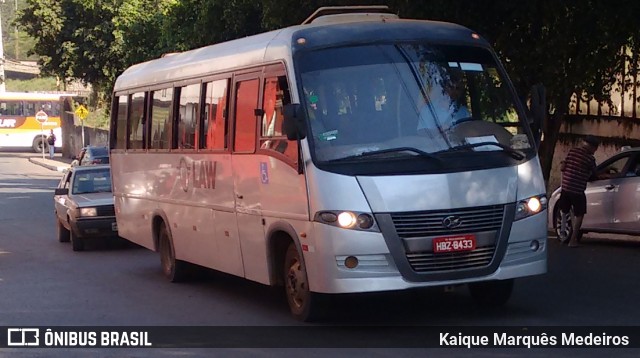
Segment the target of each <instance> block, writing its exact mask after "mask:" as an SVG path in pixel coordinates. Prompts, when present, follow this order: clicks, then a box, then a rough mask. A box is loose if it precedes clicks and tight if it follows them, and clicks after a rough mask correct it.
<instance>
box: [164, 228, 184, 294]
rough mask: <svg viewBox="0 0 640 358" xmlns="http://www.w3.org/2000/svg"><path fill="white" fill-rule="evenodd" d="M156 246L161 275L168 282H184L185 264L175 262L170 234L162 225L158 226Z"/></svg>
mask: <svg viewBox="0 0 640 358" xmlns="http://www.w3.org/2000/svg"><path fill="white" fill-rule="evenodd" d="M158 245H159V251H160V264H161V265H162V273H163V274H164V275H165V277H167V278H168V279H169V281H170V282H181V281H184V278H185V271H186V265H187V263H186V262H184V261H180V260H176V252H175V250H174V249H173V242H172V240H171V234H169V231H168V230H167V228H166V226H164V225H162V226H160V232H159V233H158Z"/></svg>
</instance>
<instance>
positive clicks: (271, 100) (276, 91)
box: [260, 76, 298, 163]
mask: <svg viewBox="0 0 640 358" xmlns="http://www.w3.org/2000/svg"><path fill="white" fill-rule="evenodd" d="M290 102H291V97H290V96H289V88H288V84H287V78H286V77H285V76H278V77H275V76H273V77H266V78H265V79H264V91H263V99H262V110H263V114H262V118H261V123H260V128H261V129H260V149H266V150H272V151H276V152H279V153H282V154H284V155H285V156H287V158H289V159H290V160H291V163H296V162H297V160H298V142H297V141H295V140H291V141H290V140H287V137H286V136H285V134H284V133H283V131H282V121H283V114H282V108H283V106H284V105H285V104H289V103H290Z"/></svg>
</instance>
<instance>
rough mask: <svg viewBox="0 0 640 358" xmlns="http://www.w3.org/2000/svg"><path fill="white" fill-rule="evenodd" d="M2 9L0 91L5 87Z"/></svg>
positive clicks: (0, 14) (0, 20)
mask: <svg viewBox="0 0 640 358" xmlns="http://www.w3.org/2000/svg"><path fill="white" fill-rule="evenodd" d="M1 4H4V0H2V1H1V2H0V5H1ZM2 42H3V39H2V11H1V9H0V92H6V90H7V87H6V86H5V85H4V82H5V81H4V80H5V76H4V47H3V45H2Z"/></svg>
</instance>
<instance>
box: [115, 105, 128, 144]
mask: <svg viewBox="0 0 640 358" xmlns="http://www.w3.org/2000/svg"><path fill="white" fill-rule="evenodd" d="M128 100H129V96H126V95H125V96H120V97H118V99H117V101H118V112H117V117H116V128H115V129H116V143H115V146H114V147H113V148H114V149H125V148H126V146H127V114H128V113H129V111H128Z"/></svg>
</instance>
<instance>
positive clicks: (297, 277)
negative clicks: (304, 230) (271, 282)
mask: <svg viewBox="0 0 640 358" xmlns="http://www.w3.org/2000/svg"><path fill="white" fill-rule="evenodd" d="M284 286H285V293H286V295H287V302H288V303H289V308H290V309H291V314H292V315H293V316H294V317H295V318H296V319H297V320H300V321H303V322H309V321H312V320H314V319H317V318H318V316H320V311H321V307H320V302H319V300H320V297H319V295H318V294H317V293H313V292H311V291H310V290H309V281H308V280H307V270H306V269H305V267H304V264H303V263H302V259H301V257H300V253H299V252H298V249H297V248H296V245H295V244H294V243H291V244H289V248H288V249H287V254H286V256H285V259H284Z"/></svg>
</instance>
